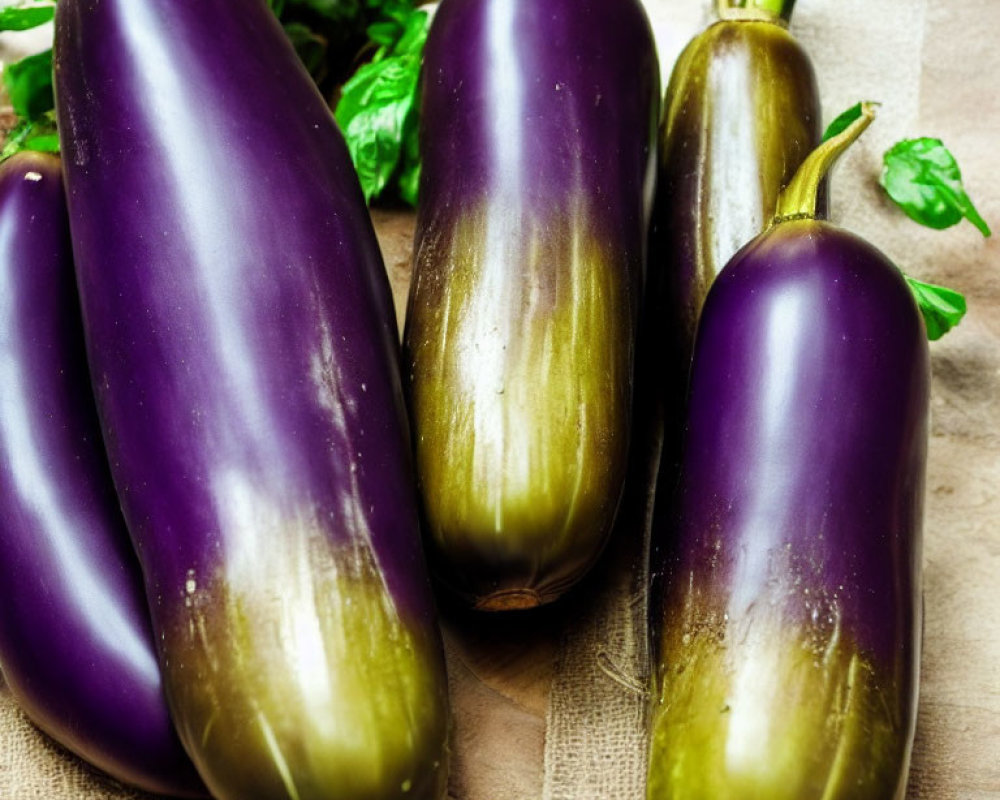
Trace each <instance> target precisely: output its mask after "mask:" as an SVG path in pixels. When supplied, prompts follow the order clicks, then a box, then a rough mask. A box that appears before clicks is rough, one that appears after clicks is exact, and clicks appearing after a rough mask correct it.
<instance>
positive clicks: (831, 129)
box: [823, 100, 879, 142]
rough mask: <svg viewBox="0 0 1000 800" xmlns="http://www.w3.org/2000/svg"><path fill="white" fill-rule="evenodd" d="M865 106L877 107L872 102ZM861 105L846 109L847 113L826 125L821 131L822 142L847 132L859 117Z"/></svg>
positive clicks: (875, 103)
mask: <svg viewBox="0 0 1000 800" xmlns="http://www.w3.org/2000/svg"><path fill="white" fill-rule="evenodd" d="M867 104H868V105H874V106H877V105H879V104H878V103H877V102H875V101H874V100H869V101H867ZM863 105H864V104H863V103H857V104H856V105H853V106H851V107H850V108H849V109H847V111H844V112H843V113H842V114H840V116H838V117H837V118H836V119H835V120H834V121H833V122H831V123H830V124H829V125H827V127H826V130H825V131H823V141H824V142H825V141H826V140H827V139H832V138H833V137H834V136H836V135H837V134H838V133H842V132H843V131H845V130H847V129H848V128H849V127H850V126H851V123H852V122H854V121H855V120H856V119H858V118H860V117H861V108H862V106H863Z"/></svg>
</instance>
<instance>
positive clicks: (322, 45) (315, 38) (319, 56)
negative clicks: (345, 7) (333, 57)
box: [284, 22, 327, 83]
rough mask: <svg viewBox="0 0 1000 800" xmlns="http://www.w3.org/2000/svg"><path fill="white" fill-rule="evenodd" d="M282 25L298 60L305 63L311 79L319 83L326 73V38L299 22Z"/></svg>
mask: <svg viewBox="0 0 1000 800" xmlns="http://www.w3.org/2000/svg"><path fill="white" fill-rule="evenodd" d="M284 27H285V35H286V36H287V37H288V39H289V41H291V43H292V46H293V47H294V48H295V52H296V53H298V56H299V60H301V61H302V63H303V64H305V66H306V69H307V70H309V74H310V75H312V77H313V80H314V81H315V82H316V83H319V82H320V81H321V80H322V79H323V78H324V77H325V73H326V51H327V41H326V39H324V38H323V37H322V36H320V35H319V34H318V33H316V32H315V31H314V30H313V29H312V28H310V27H309V26H308V25H305V24H303V23H301V22H288V23H286V24H285V26H284Z"/></svg>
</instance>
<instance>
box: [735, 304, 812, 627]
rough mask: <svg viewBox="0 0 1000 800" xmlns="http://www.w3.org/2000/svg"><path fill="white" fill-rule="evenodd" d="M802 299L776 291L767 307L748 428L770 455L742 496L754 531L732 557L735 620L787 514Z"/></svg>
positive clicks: (764, 569) (758, 581)
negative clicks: (751, 541) (754, 415)
mask: <svg viewBox="0 0 1000 800" xmlns="http://www.w3.org/2000/svg"><path fill="white" fill-rule="evenodd" d="M806 302H807V297H806V295H804V294H802V293H800V292H798V291H796V290H794V289H792V290H789V291H785V292H781V293H779V294H777V295H776V296H775V297H774V299H773V300H772V301H771V303H770V308H769V309H768V310H767V329H766V331H765V338H764V353H763V354H762V358H761V363H766V364H767V365H768V369H767V370H764V371H763V372H762V373H761V381H762V383H761V385H760V387H759V388H758V389H757V391H758V392H759V393H760V395H761V397H760V398H759V399H758V400H756V401H755V405H756V406H757V407H758V408H760V409H762V413H761V416H760V417H759V418H758V419H756V420H754V426H753V430H755V431H756V432H757V436H758V439H757V442H758V443H757V445H756V447H755V452H759V453H764V454H767V453H770V454H773V455H772V457H765V458H762V459H761V461H762V466H761V467H760V470H761V472H759V473H758V474H756V475H755V476H754V477H753V480H752V481H751V483H750V485H751V486H752V487H754V488H755V489H756V494H754V495H753V496H752V497H749V498H748V499H747V505H748V510H747V513H746V516H745V520H746V522H745V524H746V525H747V527H748V528H750V529H752V530H753V535H754V537H755V541H756V545H755V546H754V547H752V548H750V549H749V550H747V551H746V552H742V553H741V556H740V558H739V561H738V562H737V565H736V574H735V575H734V576H733V579H732V586H733V587H734V590H733V593H732V595H731V597H730V600H729V605H728V613H729V616H730V618H731V619H740V618H741V617H742V616H743V614H744V613H745V612H746V609H747V608H748V607H749V606H750V604H751V603H753V602H754V600H755V599H757V598H758V597H760V595H761V594H762V593H763V591H764V587H765V584H766V582H767V578H768V570H769V569H770V568H771V566H772V564H771V561H772V558H773V554H774V553H775V552H777V550H778V547H779V544H780V542H779V538H780V537H781V536H782V532H783V531H784V530H785V520H786V518H787V515H788V513H789V509H788V505H787V501H786V498H788V497H789V492H790V490H791V488H792V483H791V482H792V481H793V480H794V477H795V476H794V475H793V474H792V470H790V469H789V468H788V462H787V458H786V457H784V455H782V453H784V454H787V453H792V452H794V446H795V442H794V441H792V438H793V437H794V436H795V432H793V431H790V430H789V429H788V428H787V421H788V412H789V410H790V409H791V408H792V406H793V404H794V403H795V402H796V401H797V400H798V401H800V402H801V398H798V397H797V395H796V390H797V384H798V381H799V378H800V376H799V374H798V371H797V369H796V365H798V364H801V363H802V356H801V355H800V352H801V351H802V349H803V348H804V347H805V346H806V339H807V331H806V329H805V326H804V324H803V323H804V322H805V321H806V320H807V318H808V317H807V315H806V313H805V305H806ZM779 451H781V452H780V453H779Z"/></svg>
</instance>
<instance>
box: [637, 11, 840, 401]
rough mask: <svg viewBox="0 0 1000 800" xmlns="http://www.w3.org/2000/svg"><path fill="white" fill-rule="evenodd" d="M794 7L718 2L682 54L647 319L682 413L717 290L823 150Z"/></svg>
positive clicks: (669, 111) (669, 101) (663, 161)
mask: <svg viewBox="0 0 1000 800" xmlns="http://www.w3.org/2000/svg"><path fill="white" fill-rule="evenodd" d="M793 4H794V0H742V1H741V0H718V2H717V3H716V17H717V19H716V20H715V22H713V24H711V25H710V26H709V27H708V28H706V29H705V30H704V31H702V32H701V33H700V34H698V35H697V36H696V37H695V38H694V39H693V40H692V41H691V42H690V43H689V44H688V45H687V47H686V48H685V49H684V51H683V52H682V53H681V55H680V57H679V58H678V60H677V63H676V65H675V66H674V69H673V72H672V74H671V77H670V82H669V85H668V87H667V92H666V97H665V100H664V119H663V123H662V126H661V129H660V154H659V169H658V174H657V189H656V202H655V205H654V210H653V216H652V220H651V230H650V258H649V265H650V266H649V271H650V293H649V297H648V300H647V304H648V308H647V311H648V312H649V316H650V320H649V324H650V331H651V333H650V337H651V342H652V344H651V345H650V347H651V348H652V350H653V351H654V353H655V354H656V355H655V358H656V364H657V367H656V371H657V372H658V373H659V375H660V380H661V386H662V387H663V388H662V389H661V391H660V394H661V395H663V396H665V398H666V401H667V403H668V408H669V409H670V412H671V413H672V411H673V408H674V406H675V405H676V404H677V403H676V398H677V397H678V396H679V395H680V393H682V392H683V388H684V386H685V385H686V383H687V379H686V376H687V370H688V367H689V365H690V360H691V348H692V343H693V339H694V331H695V326H696V325H697V322H698V315H699V314H700V313H701V307H702V304H703V303H704V301H705V295H706V294H707V293H708V289H709V287H710V286H711V284H712V281H713V280H715V277H716V275H718V274H719V272H720V271H721V270H722V267H723V266H724V265H725V264H726V262H727V261H728V260H729V259H730V257H732V255H733V254H734V253H735V252H736V251H737V250H738V249H739V248H740V247H742V246H743V245H744V244H746V243H747V242H748V241H750V239H752V238H753V237H754V236H756V235H757V234H759V233H761V232H762V231H763V230H764V228H765V227H766V225H767V223H768V222H769V221H770V218H771V216H772V214H773V213H774V207H775V203H776V202H777V199H778V192H779V191H780V190H781V189H782V187H784V186H785V185H786V184H787V183H788V181H789V180H790V179H791V177H792V175H793V174H794V173H795V170H796V169H797V168H798V166H799V165H800V164H801V163H802V161H803V160H804V159H805V158H806V156H807V155H808V154H809V153H810V151H811V150H812V149H813V148H814V147H816V146H817V145H818V144H819V142H820V136H821V128H820V105H819V92H818V90H817V87H816V79H815V76H814V73H813V68H812V65H811V63H810V61H809V57H808V56H807V54H806V53H805V51H804V50H803V49H802V47H801V46H800V45H799V44H798V42H797V41H796V40H795V39H794V37H793V36H792V35H791V34H790V33H789V32H788V29H787V24H788V19H789V17H790V16H791V12H792V6H793ZM824 195H825V193H824ZM820 202H821V204H822V203H823V200H822V198H821V201H820ZM824 210H825V209H824V208H823V207H822V206H821V213H820V216H825V213H824Z"/></svg>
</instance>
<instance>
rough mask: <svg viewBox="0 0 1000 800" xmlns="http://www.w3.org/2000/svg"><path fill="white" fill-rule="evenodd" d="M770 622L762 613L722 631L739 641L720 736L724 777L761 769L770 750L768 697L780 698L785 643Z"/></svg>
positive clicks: (767, 762)
mask: <svg viewBox="0 0 1000 800" xmlns="http://www.w3.org/2000/svg"><path fill="white" fill-rule="evenodd" d="M774 622H775V620H774V619H773V618H772V617H770V616H769V615H768V613H767V612H766V611H763V612H761V613H760V614H755V615H754V616H753V617H751V618H748V619H744V620H743V624H742V625H740V626H736V627H734V629H733V630H731V631H727V638H728V639H730V640H731V641H735V642H739V645H738V648H737V649H738V653H739V657H738V658H735V659H733V668H734V670H735V674H734V675H733V682H732V694H731V701H730V704H729V729H728V733H727V736H726V773H727V774H730V775H740V774H753V773H755V772H758V771H761V772H763V771H766V770H767V769H768V768H769V766H770V764H771V759H772V757H773V754H774V743H773V741H772V738H773V737H772V736H771V725H772V722H773V720H774V711H775V708H774V698H776V697H780V696H781V689H782V686H781V682H782V681H783V680H787V674H786V672H784V671H783V670H782V668H781V657H782V648H783V647H787V642H786V641H785V639H783V638H782V636H781V630H780V621H779V622H778V623H777V625H775V624H773V623H774Z"/></svg>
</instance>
